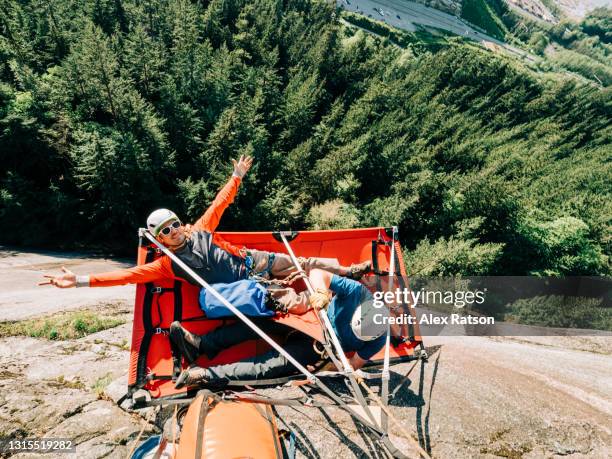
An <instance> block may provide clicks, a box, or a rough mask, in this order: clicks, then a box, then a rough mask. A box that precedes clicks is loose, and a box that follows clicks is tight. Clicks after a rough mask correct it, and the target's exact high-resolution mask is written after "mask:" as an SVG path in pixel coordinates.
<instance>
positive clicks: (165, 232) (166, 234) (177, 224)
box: [160, 220, 181, 236]
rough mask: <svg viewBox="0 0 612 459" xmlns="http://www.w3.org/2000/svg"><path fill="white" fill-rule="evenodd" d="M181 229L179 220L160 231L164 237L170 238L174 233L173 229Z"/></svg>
mask: <svg viewBox="0 0 612 459" xmlns="http://www.w3.org/2000/svg"><path fill="white" fill-rule="evenodd" d="M180 227H181V222H179V221H178V220H174V221H173V222H172V223H171V224H170V225H168V226H166V227H165V228H164V229H162V230H161V231H160V233H161V234H163V235H164V236H168V235H169V234H170V233H171V232H172V228H174V229H179V228H180Z"/></svg>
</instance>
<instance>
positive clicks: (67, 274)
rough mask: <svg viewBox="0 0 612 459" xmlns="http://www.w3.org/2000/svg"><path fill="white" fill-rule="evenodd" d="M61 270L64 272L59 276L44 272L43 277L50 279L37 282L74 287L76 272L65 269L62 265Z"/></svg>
mask: <svg viewBox="0 0 612 459" xmlns="http://www.w3.org/2000/svg"><path fill="white" fill-rule="evenodd" d="M62 271H63V272H64V274H62V275H61V276H48V275H46V274H45V275H44V277H46V278H47V279H50V280H48V281H45V282H39V283H38V285H55V286H56V287H58V288H71V287H76V274H74V273H73V272H72V271H70V270H69V269H66V268H65V267H64V266H62Z"/></svg>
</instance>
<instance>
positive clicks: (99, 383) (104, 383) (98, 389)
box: [91, 373, 113, 398]
mask: <svg viewBox="0 0 612 459" xmlns="http://www.w3.org/2000/svg"><path fill="white" fill-rule="evenodd" d="M112 380H113V375H112V374H111V373H106V374H105V375H104V376H102V377H101V378H98V379H97V380H96V382H95V383H94V384H93V386H91V388H92V390H93V391H94V392H95V393H96V395H97V397H98V398H102V396H103V395H104V389H106V388H107V387H108V385H109V384H110V383H111V382H112Z"/></svg>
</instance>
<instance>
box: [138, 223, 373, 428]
mask: <svg viewBox="0 0 612 459" xmlns="http://www.w3.org/2000/svg"><path fill="white" fill-rule="evenodd" d="M140 233H141V235H144V236H145V237H146V238H147V239H148V240H149V241H151V242H152V243H153V244H155V245H156V246H157V247H158V248H159V249H160V250H161V251H162V253H164V254H165V255H166V256H168V257H170V259H171V260H172V261H174V262H175V263H176V264H178V265H179V266H180V267H181V268H183V269H184V270H185V272H187V274H189V275H190V276H191V277H192V278H193V279H194V280H195V281H196V282H197V283H198V284H200V285H201V286H202V287H203V288H205V289H206V290H207V291H208V292H209V293H210V294H212V295H213V296H214V297H215V298H217V300H219V301H220V302H221V303H223V305H224V306H225V307H226V308H228V309H229V310H230V311H232V312H233V313H234V314H235V315H236V316H237V317H238V318H239V319H240V320H242V321H243V322H244V323H245V324H247V325H248V326H249V327H250V328H251V329H252V330H253V331H254V332H255V333H257V334H258V335H259V336H260V337H261V338H262V339H263V340H265V341H266V342H267V343H268V344H269V345H270V346H272V347H273V348H274V349H276V350H277V351H278V352H279V353H280V354H281V355H283V356H284V357H285V358H286V359H287V360H289V361H290V362H291V364H292V365H293V366H295V367H296V368H297V369H298V370H299V371H300V372H301V373H302V374H303V375H304V376H306V377H307V378H308V380H309V381H310V382H311V383H314V384H316V385H317V386H319V388H321V390H323V392H325V393H326V394H327V395H328V396H329V397H330V398H332V399H333V400H334V401H336V402H337V403H338V404H339V406H340V407H341V408H342V409H344V410H345V411H347V412H348V413H349V414H350V415H351V416H353V417H355V418H356V419H358V420H359V421H361V422H362V423H363V424H364V425H366V426H368V427H369V428H371V429H372V430H374V431H375V432H378V433H382V432H380V428H379V427H378V425H377V424H376V422H373V421H372V422H371V421H368V420H367V419H365V418H364V417H363V416H361V415H360V414H359V413H357V412H355V411H354V410H353V409H352V408H350V407H349V406H347V405H346V403H344V401H343V400H342V399H341V398H340V397H338V396H337V395H336V394H335V393H334V392H333V391H332V390H331V389H330V388H329V387H327V386H326V385H325V384H323V383H322V382H321V381H320V380H319V379H318V378H317V377H316V376H315V375H313V374H312V373H311V372H310V371H308V370H307V369H306V368H305V367H304V366H303V365H302V364H300V363H299V362H298V361H297V360H295V359H294V358H293V357H292V356H291V355H290V354H289V353H288V352H287V351H286V350H285V349H283V348H282V347H281V346H280V345H278V344H277V343H276V342H275V341H274V340H273V339H272V338H270V337H269V336H268V335H267V334H266V333H264V331H263V330H261V329H260V328H259V327H258V326H257V325H255V324H254V323H253V322H252V321H251V319H249V318H248V317H247V316H245V315H244V314H243V313H242V312H240V311H239V310H238V309H237V308H236V307H235V306H234V305H233V304H231V303H230V302H229V301H227V300H226V299H225V298H223V296H221V294H220V293H219V292H217V291H216V290H215V289H214V288H212V287H211V286H210V284H208V282H206V281H205V280H204V279H202V278H201V277H200V276H199V275H198V274H197V273H195V272H194V271H193V270H192V269H191V268H190V267H189V266H187V265H186V264H185V263H184V262H183V261H182V260H181V259H179V258H178V257H177V256H176V255H175V254H173V253H172V252H171V251H170V250H168V248H167V247H166V246H164V245H163V244H161V243H160V242H159V241H158V240H157V239H155V237H153V235H152V234H151V233H150V232H149V231H147V230H145V229H142V228H141V229H140Z"/></svg>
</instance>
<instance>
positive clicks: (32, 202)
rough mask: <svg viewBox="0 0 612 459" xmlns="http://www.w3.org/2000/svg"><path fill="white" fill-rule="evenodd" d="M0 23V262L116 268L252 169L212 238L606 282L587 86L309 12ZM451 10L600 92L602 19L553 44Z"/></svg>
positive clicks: (70, 6)
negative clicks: (574, 66)
mask: <svg viewBox="0 0 612 459" xmlns="http://www.w3.org/2000/svg"><path fill="white" fill-rule="evenodd" d="M479 2H480V3H479ZM2 5H3V13H4V14H3V16H2V17H1V18H0V161H1V162H2V165H3V168H2V169H0V217H1V218H2V219H3V221H4V220H8V221H18V222H19V225H18V226H14V225H13V226H10V225H9V227H7V228H6V230H5V231H3V232H2V233H1V234H0V242H2V243H12V244H30V245H46V246H52V247H58V246H60V247H61V246H64V247H75V246H79V245H88V246H91V245H96V246H98V247H103V248H105V249H112V250H121V251H123V252H124V253H129V254H131V253H133V250H134V243H135V238H136V237H135V235H136V228H137V227H139V226H142V225H143V223H144V220H145V218H146V216H147V214H148V213H149V212H150V211H152V210H153V209H155V208H158V207H170V208H173V209H174V210H175V211H176V212H177V213H178V214H179V215H181V217H182V218H183V219H184V220H185V221H186V222H190V221H194V220H195V219H197V218H198V217H199V216H200V215H201V213H202V212H203V210H204V209H205V208H206V207H207V205H208V204H209V203H210V200H211V199H212V198H213V196H214V195H215V193H216V192H217V191H218V189H219V188H220V187H221V186H223V184H224V183H225V182H226V180H227V177H228V176H229V174H230V172H231V166H230V162H229V160H230V158H235V157H237V156H238V155H240V154H250V155H253V156H254V157H255V164H254V167H253V169H252V171H251V172H250V173H249V175H248V176H247V177H246V178H245V180H244V183H243V184H242V186H241V190H240V193H239V195H238V197H237V199H236V203H235V204H234V205H233V206H231V208H230V209H229V210H228V211H227V213H226V215H225V216H224V218H223V222H222V228H223V229H229V230H270V229H287V228H289V227H291V228H293V229H299V228H304V227H308V228H339V227H359V226H374V225H387V226H388V225H398V226H399V227H400V233H401V235H402V242H403V243H404V244H405V248H406V251H407V252H408V254H407V261H408V267H409V270H410V271H411V272H419V273H420V274H430V275H436V274H450V273H455V274H528V273H532V274H538V275H544V274H555V275H557V274H558V275H563V274H603V275H607V274H610V272H611V268H610V254H611V252H612V244H611V242H610V238H609V234H610V226H611V222H612V204H611V203H612V199H610V195H611V191H612V190H611V184H610V180H609V177H610V176H611V175H612V170H611V168H612V163H610V161H609V158H610V138H611V137H612V127H611V123H610V107H611V104H612V101H611V99H610V97H611V95H610V92H609V91H607V90H602V89H600V88H599V86H593V85H581V84H578V83H576V79H575V78H574V77H573V76H572V77H571V78H569V79H568V78H565V77H561V76H559V75H558V74H555V75H554V77H553V76H551V77H548V76H545V77H542V76H538V75H536V74H534V73H532V72H531V71H530V70H527V69H526V68H525V67H523V66H521V65H520V64H518V63H516V62H515V61H512V60H510V59H509V58H505V57H501V56H498V55H494V54H492V53H488V52H485V51H483V50H480V49H478V48H477V47H475V46H473V45H470V44H466V43H463V42H462V41H460V40H452V39H449V38H447V37H437V38H432V36H430V35H425V34H423V33H416V34H409V33H404V32H398V31H395V30H393V29H390V28H388V27H387V26H384V25H381V24H378V23H374V22H372V21H369V20H366V19H364V18H362V17H359V16H353V15H351V14H347V15H346V16H345V13H343V14H342V16H340V15H339V11H336V10H335V9H334V7H333V6H332V5H329V4H326V3H324V2H311V1H306V0H304V1H292V2H281V1H279V0H257V1H253V2H247V1H244V0H231V1H228V0H223V1H222V0H214V1H210V2H190V1H187V0H180V1H174V2H165V1H161V0H152V1H148V2H136V1H133V0H127V1H123V2H113V1H105V2H101V1H98V0H85V1H82V2H75V1H73V0H52V1H50V2H41V1H35V2H29V3H28V2H5V3H2ZM464 10H465V13H466V14H468V13H469V14H468V15H470V14H471V15H474V17H477V18H480V19H478V21H481V24H480V25H481V27H485V28H487V30H489V32H490V33H494V34H495V33H497V34H498V36H503V35H504V34H509V35H512V37H514V38H515V39H517V40H524V41H525V42H526V41H528V40H531V41H530V46H532V47H534V48H536V49H537V50H538V51H539V52H544V53H545V54H546V53H548V52H549V48H550V47H548V44H549V42H550V43H552V44H553V46H554V47H557V48H558V47H559V46H564V47H566V48H565V49H566V50H570V51H571V52H572V53H577V54H578V55H579V56H581V59H582V57H585V56H586V57H588V59H590V61H589V64H588V65H590V66H591V67H585V68H588V69H589V71H591V70H594V71H595V73H596V74H597V76H598V78H601V79H603V78H608V76H607V73H606V72H604V71H603V70H602V68H603V67H598V65H599V66H604V67H605V69H606V71H608V69H609V66H608V64H607V61H606V60H605V58H606V57H607V56H608V54H607V53H608V52H609V48H608V47H609V44H608V42H607V41H606V40H607V39H608V38H606V37H607V35H606V34H607V29H606V27H607V22H606V21H608V19H607V18H608V13H607V12H606V11H607V10H606V11H604V12H598V13H595V14H593V15H591V16H589V17H588V18H587V19H585V21H584V22H583V23H582V24H580V25H576V24H574V25H571V24H569V25H568V24H563V25H562V26H561V25H560V26H559V27H557V26H555V27H551V28H550V30H548V29H546V30H544V29H540V28H537V27H536V26H533V25H532V24H530V23H527V22H525V24H527V25H525V26H524V27H522V26H520V25H519V22H517V19H516V18H515V17H514V16H512V14H511V13H510V12H509V10H508V9H507V8H506V6H505V4H504V3H502V2H499V1H497V0H496V1H493V0H490V1H489V0H488V1H487V2H486V3H485V2H482V1H480V0H478V1H477V0H470V2H466V3H465V4H464ZM340 17H342V18H345V19H347V20H350V21H353V22H354V21H357V23H358V24H359V25H361V26H364V27H366V28H369V29H371V30H374V32H376V34H378V35H379V36H378V37H377V36H373V35H372V34H369V33H366V32H364V31H362V30H359V29H357V28H356V27H353V26H345V25H344V24H343V23H341V22H340ZM499 18H501V20H503V21H504V23H503V24H501V22H498V20H499ZM364 21H365V22H364ZM482 21H484V22H482ZM513 21H514V22H513ZM483 24H484V25H483ZM372 27H373V29H372ZM566 29H567V30H566ZM536 32H541V33H540V34H539V35H538V34H537V33H536ZM381 35H382V36H383V37H382V38H381V37H380V36H381ZM397 45H399V46H397ZM544 50H546V51H544ZM561 56H563V55H562V54H561ZM572 56H573V55H572ZM547 62H548V61H547ZM548 65H550V66H552V67H551V68H552V69H553V70H554V69H556V68H558V67H559V68H560V66H561V65H563V66H565V65H566V63H559V62H557V63H555V62H553V63H550V62H549V63H548ZM567 65H569V64H567ZM584 65H585V66H586V65H587V64H584ZM576 71H578V70H576ZM607 81H608V80H607V79H606V83H607ZM130 235H134V236H130ZM56 332H58V330H56Z"/></svg>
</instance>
